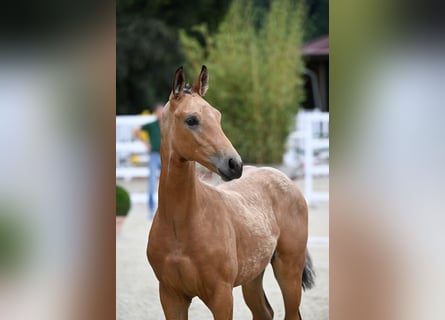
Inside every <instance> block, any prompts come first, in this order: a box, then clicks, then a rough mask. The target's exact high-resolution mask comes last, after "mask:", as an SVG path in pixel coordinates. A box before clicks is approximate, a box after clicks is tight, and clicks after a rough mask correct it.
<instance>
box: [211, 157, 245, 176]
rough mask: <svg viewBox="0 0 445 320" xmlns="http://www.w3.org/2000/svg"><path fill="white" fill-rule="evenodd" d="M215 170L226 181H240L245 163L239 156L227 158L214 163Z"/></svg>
mask: <svg viewBox="0 0 445 320" xmlns="http://www.w3.org/2000/svg"><path fill="white" fill-rule="evenodd" d="M214 164H215V168H216V170H217V172H218V174H219V176H220V177H221V179H223V180H224V181H230V180H233V179H238V178H239V177H241V175H242V174H243V161H242V160H241V158H240V157H239V156H236V157H231V156H226V157H222V158H219V159H217V160H216V161H214Z"/></svg>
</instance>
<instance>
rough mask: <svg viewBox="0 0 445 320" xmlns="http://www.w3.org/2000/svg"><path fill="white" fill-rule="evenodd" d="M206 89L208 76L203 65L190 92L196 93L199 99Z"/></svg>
mask: <svg viewBox="0 0 445 320" xmlns="http://www.w3.org/2000/svg"><path fill="white" fill-rule="evenodd" d="M208 88H209V74H208V72H207V67H206V66H204V65H203V66H202V69H201V73H200V74H199V76H198V78H197V79H196V80H195V82H194V83H193V86H192V90H193V91H194V92H197V93H198V94H199V95H200V96H201V97H204V95H205V94H206V92H207V89H208Z"/></svg>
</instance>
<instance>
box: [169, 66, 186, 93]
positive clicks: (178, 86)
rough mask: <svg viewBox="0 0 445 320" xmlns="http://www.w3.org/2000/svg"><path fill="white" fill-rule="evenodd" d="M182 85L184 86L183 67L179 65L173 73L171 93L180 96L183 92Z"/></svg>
mask: <svg viewBox="0 0 445 320" xmlns="http://www.w3.org/2000/svg"><path fill="white" fill-rule="evenodd" d="M184 86H185V74H184V68H183V67H182V66H180V67H179V68H178V69H177V70H176V73H175V80H173V89H172V92H173V95H174V96H175V98H180V97H181V96H182V95H183V94H184V90H183V89H184Z"/></svg>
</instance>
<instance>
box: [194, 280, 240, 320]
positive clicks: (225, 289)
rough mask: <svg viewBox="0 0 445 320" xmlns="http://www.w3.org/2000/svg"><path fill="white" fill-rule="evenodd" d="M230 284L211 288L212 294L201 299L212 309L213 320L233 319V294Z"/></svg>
mask: <svg viewBox="0 0 445 320" xmlns="http://www.w3.org/2000/svg"><path fill="white" fill-rule="evenodd" d="M232 289H233V288H232V286H231V285H224V286H219V287H217V288H215V290H213V292H212V294H210V295H209V296H207V297H202V298H201V299H202V300H203V301H204V303H205V304H206V305H207V307H208V308H209V309H210V311H212V314H213V318H214V319H215V320H232V319H233V295H232Z"/></svg>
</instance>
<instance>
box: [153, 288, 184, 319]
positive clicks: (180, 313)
mask: <svg viewBox="0 0 445 320" xmlns="http://www.w3.org/2000/svg"><path fill="white" fill-rule="evenodd" d="M159 296H160V298H161V304H162V309H163V310H164V315H165V319H166V320H187V319H188V309H189V307H190V303H191V299H189V298H187V297H185V296H184V295H182V294H180V293H177V292H175V291H174V290H170V289H169V288H167V287H165V286H164V285H162V284H160V285H159Z"/></svg>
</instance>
